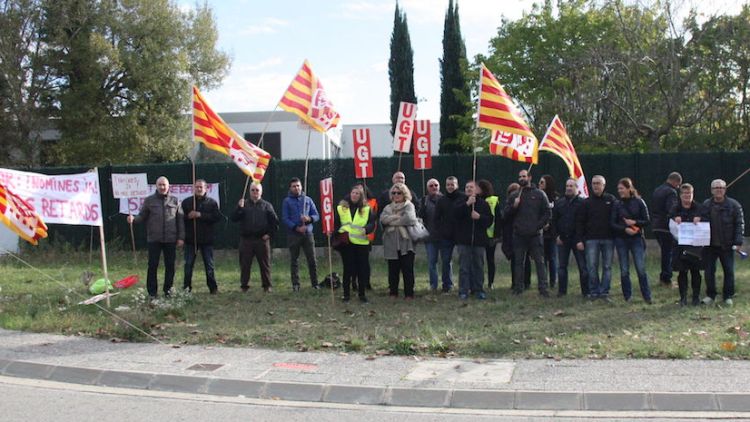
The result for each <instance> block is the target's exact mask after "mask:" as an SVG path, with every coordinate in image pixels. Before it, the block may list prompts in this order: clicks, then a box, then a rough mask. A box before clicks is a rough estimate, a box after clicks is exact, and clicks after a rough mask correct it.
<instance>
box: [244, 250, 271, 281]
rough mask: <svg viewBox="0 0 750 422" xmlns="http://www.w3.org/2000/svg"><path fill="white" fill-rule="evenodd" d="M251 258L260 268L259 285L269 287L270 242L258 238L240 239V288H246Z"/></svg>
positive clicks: (251, 265)
mask: <svg viewBox="0 0 750 422" xmlns="http://www.w3.org/2000/svg"><path fill="white" fill-rule="evenodd" d="M253 258H255V259H257V260H258V265H259V266H260V283H261V285H262V286H263V288H264V289H268V288H269V287H271V241H270V240H263V239H261V238H259V237H240V287H248V284H249V283H250V270H251V269H252V267H253Z"/></svg>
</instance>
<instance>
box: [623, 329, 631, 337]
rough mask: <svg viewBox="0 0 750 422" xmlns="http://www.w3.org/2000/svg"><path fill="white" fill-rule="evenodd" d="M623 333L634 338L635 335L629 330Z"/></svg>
mask: <svg viewBox="0 0 750 422" xmlns="http://www.w3.org/2000/svg"><path fill="white" fill-rule="evenodd" d="M622 333H623V334H625V335H626V336H632V335H633V333H631V332H630V331H628V330H622Z"/></svg>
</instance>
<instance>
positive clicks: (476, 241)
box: [453, 196, 492, 247]
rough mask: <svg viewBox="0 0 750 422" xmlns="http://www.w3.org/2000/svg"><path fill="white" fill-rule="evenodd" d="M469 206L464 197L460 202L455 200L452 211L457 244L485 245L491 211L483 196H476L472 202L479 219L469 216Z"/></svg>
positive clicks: (487, 242) (490, 221) (486, 243)
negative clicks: (454, 219) (475, 199)
mask: <svg viewBox="0 0 750 422" xmlns="http://www.w3.org/2000/svg"><path fill="white" fill-rule="evenodd" d="M471 211H472V209H471V206H469V205H466V197H465V196H464V200H463V201H462V202H457V203H456V206H455V208H454V209H453V213H454V215H455V217H456V221H455V223H456V224H455V225H456V226H458V228H457V230H456V231H455V241H456V244H458V245H471V246H480V247H486V246H489V244H490V242H489V239H488V238H487V228H488V227H490V226H491V225H492V211H490V206H489V205H488V204H487V201H485V200H484V199H483V198H480V197H478V196H477V201H476V202H475V203H474V211H476V212H478V213H479V216H480V217H479V220H473V219H472V218H471Z"/></svg>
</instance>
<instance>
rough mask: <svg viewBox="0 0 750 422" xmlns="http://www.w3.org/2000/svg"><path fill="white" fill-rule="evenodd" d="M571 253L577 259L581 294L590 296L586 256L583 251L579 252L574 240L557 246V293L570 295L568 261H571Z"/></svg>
mask: <svg viewBox="0 0 750 422" xmlns="http://www.w3.org/2000/svg"><path fill="white" fill-rule="evenodd" d="M570 252H573V256H574V257H575V259H576V265H577V266H578V279H579V280H580V282H581V294H582V295H584V296H588V295H589V271H588V268H586V256H585V255H584V254H583V251H579V250H578V249H577V248H576V244H575V242H573V240H570V239H568V240H563V241H562V245H557V260H558V262H557V264H558V266H557V282H558V287H557V291H558V292H559V293H560V294H567V293H568V261H569V260H570Z"/></svg>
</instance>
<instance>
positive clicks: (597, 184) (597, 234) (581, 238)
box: [576, 175, 615, 301]
mask: <svg viewBox="0 0 750 422" xmlns="http://www.w3.org/2000/svg"><path fill="white" fill-rule="evenodd" d="M606 186H607V180H606V179H605V178H604V176H600V175H596V176H594V177H592V178H591V196H589V197H588V198H586V200H585V201H583V205H581V208H580V209H579V210H578V213H577V214H576V240H577V241H578V243H576V249H578V250H579V251H585V253H586V267H587V268H588V273H589V294H590V295H591V299H597V298H601V299H604V300H606V301H609V286H610V283H611V282H612V258H613V255H614V240H613V239H612V227H610V225H609V219H610V216H611V214H612V206H613V205H614V203H615V197H614V196H613V195H612V194H611V193H607V192H605V191H604V188H605V187H606ZM600 258H601V264H602V275H601V278H600V277H599V262H600Z"/></svg>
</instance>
